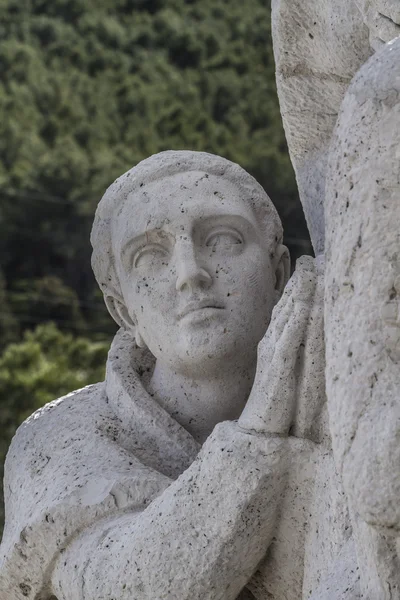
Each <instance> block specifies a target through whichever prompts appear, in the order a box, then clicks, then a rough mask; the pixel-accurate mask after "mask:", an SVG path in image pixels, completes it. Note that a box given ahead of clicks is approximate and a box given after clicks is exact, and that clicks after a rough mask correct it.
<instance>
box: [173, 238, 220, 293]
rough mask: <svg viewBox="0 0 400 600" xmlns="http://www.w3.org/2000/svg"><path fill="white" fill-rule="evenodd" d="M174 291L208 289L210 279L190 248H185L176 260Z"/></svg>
mask: <svg viewBox="0 0 400 600" xmlns="http://www.w3.org/2000/svg"><path fill="white" fill-rule="evenodd" d="M177 263H178V264H177V278H176V289H177V291H178V292H181V291H183V290H184V289H185V288H188V289H189V290H191V291H193V289H196V288H197V287H200V288H208V287H210V285H211V283H212V277H211V275H210V273H208V271H207V270H206V269H204V268H203V267H202V266H201V265H199V263H198V261H197V259H196V256H195V253H194V251H193V249H192V248H186V249H185V250H184V251H183V252H181V253H180V256H179V257H178V260H177Z"/></svg>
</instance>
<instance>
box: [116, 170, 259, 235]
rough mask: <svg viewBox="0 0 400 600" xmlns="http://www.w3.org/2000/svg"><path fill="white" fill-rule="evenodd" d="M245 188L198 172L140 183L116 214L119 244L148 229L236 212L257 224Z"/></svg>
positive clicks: (171, 228) (187, 224) (175, 226)
mask: <svg viewBox="0 0 400 600" xmlns="http://www.w3.org/2000/svg"><path fill="white" fill-rule="evenodd" d="M246 196H247V195H246V192H245V190H243V189H241V187H239V185H236V184H235V183H233V182H232V181H229V180H227V179H224V178H223V177H218V176H216V175H212V174H208V173H204V172H201V171H190V172H186V173H178V174H175V175H172V176H169V177H164V178H162V179H160V180H157V181H153V182H150V183H148V184H144V185H142V186H141V187H140V188H139V189H138V190H136V191H135V192H132V193H131V194H130V195H129V196H128V198H127V200H126V202H125V205H124V206H123V209H122V211H121V213H120V214H119V215H118V217H117V223H116V224H115V225H116V227H117V230H118V238H119V240H120V241H121V243H123V241H127V237H128V238H134V237H136V236H138V235H141V234H143V232H145V231H147V230H148V229H166V230H169V231H171V232H172V233H174V230H181V229H182V228H188V227H191V226H193V225H194V224H195V223H196V221H199V220H202V219H206V218H210V217H213V216H215V217H217V216H223V215H226V216H227V217H228V216H230V215H237V216H240V217H242V218H244V219H247V220H248V221H250V222H251V223H252V224H253V225H254V226H258V223H257V219H256V216H255V214H254V212H253V210H252V208H251V206H250V204H249V202H248V199H247V197H246Z"/></svg>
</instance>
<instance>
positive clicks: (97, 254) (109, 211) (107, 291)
mask: <svg viewBox="0 0 400 600" xmlns="http://www.w3.org/2000/svg"><path fill="white" fill-rule="evenodd" d="M188 171H202V172H205V173H208V174H210V175H215V176H217V177H222V178H223V179H227V180H228V181H230V182H232V183H233V184H235V185H236V186H237V187H238V188H240V190H241V191H242V192H243V201H244V202H246V203H248V204H249V205H250V206H251V208H252V210H253V211H254V213H255V215H256V217H257V220H258V221H259V223H260V225H261V226H262V228H263V230H264V231H265V235H266V237H267V238H268V239H270V240H271V243H270V248H271V250H272V251H274V250H275V248H276V247H277V246H278V245H279V244H281V243H282V238H283V229H282V223H281V221H280V218H279V216H278V213H277V211H276V209H275V207H274V205H273V204H272V202H271V200H270V198H269V196H268V195H267V194H266V192H265V191H264V189H263V188H262V187H261V185H260V184H259V183H257V181H256V180H255V179H254V177H252V176H251V175H249V173H247V172H246V171H245V170H244V169H242V167H240V166H239V165H237V164H235V163H233V162H231V161H229V160H227V159H226V158H222V157H220V156H215V155H213V154H208V153H206V152H193V151H186V150H168V151H166V152H160V153H159V154H154V155H153V156H150V157H149V158H146V159H145V160H143V161H141V162H140V163H138V164H137V165H136V166H135V167H133V168H132V169H130V170H129V171H127V172H126V173H125V174H124V175H121V177H118V179H116V180H115V181H114V183H112V184H111V185H110V187H109V188H108V189H107V191H106V193H105V194H104V196H103V198H102V199H101V201H100V202H99V205H98V207H97V210H96V215H95V219H94V223H93V228H92V233H91V236H90V241H91V244H92V247H93V253H92V268H93V272H94V275H95V277H96V280H97V282H98V284H99V286H100V288H101V290H102V292H103V294H104V295H105V296H106V297H107V296H112V297H114V298H117V299H120V300H122V293H121V291H120V284H119V280H118V275H117V271H116V268H115V257H114V254H113V248H112V235H113V222H114V221H115V219H116V218H117V217H118V215H119V214H120V213H121V211H122V209H123V207H124V205H125V204H126V202H127V201H128V199H129V201H132V200H133V199H134V197H135V194H134V193H135V192H136V191H138V190H139V189H140V188H141V187H143V186H144V185H146V184H148V183H150V182H154V181H157V180H160V179H163V178H164V177H168V176H171V175H175V174H177V173H185V172H188Z"/></svg>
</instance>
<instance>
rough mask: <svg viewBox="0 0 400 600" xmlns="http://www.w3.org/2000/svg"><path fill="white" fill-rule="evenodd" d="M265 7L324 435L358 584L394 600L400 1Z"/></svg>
mask: <svg viewBox="0 0 400 600" xmlns="http://www.w3.org/2000/svg"><path fill="white" fill-rule="evenodd" d="M273 4H274V16H273V21H274V50H275V56H276V61H277V83H278V90H279V98H280V103H281V108H282V115H283V120H284V124H285V129H286V134H287V139H288V144H289V149H290V152H291V156H292V161H293V164H294V167H295V170H296V175H297V180H298V184H299V190H300V196H301V200H302V203H303V206H304V210H305V213H306V216H307V220H308V223H309V226H310V229H311V235H312V238H313V243H314V248H315V249H316V252H317V253H321V252H323V250H324V246H325V231H326V238H327V239H326V245H327V247H326V258H327V264H326V290H325V317H326V332H325V333H326V346H327V351H326V358H327V371H326V372H327V395H328V408H329V417H330V432H331V434H332V442H333V450H334V455H335V459H336V465H337V469H338V472H339V476H340V479H341V481H342V482H343V486H344V490H345V492H346V495H347V498H348V505H349V509H350V513H351V522H352V528H353V532H354V539H355V541H356V554H357V558H358V560H357V562H358V565H359V568H360V583H361V593H362V597H363V598H368V599H369V600H375V599H379V600H389V599H391V600H393V599H397V600H398V599H399V598H400V554H399V552H400V539H399V528H400V512H399V507H400V470H399V458H400V456H399V452H400V414H399V408H398V404H399V403H398V394H399V392H398V389H399V382H398V343H399V342H398V340H399V330H398V317H397V308H398V306H397V304H398V302H397V286H398V281H397V280H398V274H397V270H398V255H399V253H400V239H399V235H398V231H397V230H398V226H397V217H398V216H399V203H398V195H399V189H400V180H399V142H400V130H399V123H400V121H399V91H400V87H399V85H400V84H399V81H400V66H399V65H400V62H399V58H400V51H399V40H396V39H395V38H396V37H397V36H399V35H400V1H399V0H354V1H352V0H349V1H347V0H346V1H344V0H338V1H337V2H331V1H329V0H320V1H319V2H317V3H316V2H314V1H310V0H302V1H301V2H300V1H298V0H294V1H292V0H291V1H290V2H288V1H287V0H275V2H274V3H273ZM391 40H393V41H391ZM374 52H376V54H374ZM372 55H373V56H372ZM370 57H371V58H370ZM363 65H364V66H363ZM354 76H355V77H354ZM353 77H354V79H353ZM338 115H339V118H338ZM324 211H325V213H326V214H325V217H324Z"/></svg>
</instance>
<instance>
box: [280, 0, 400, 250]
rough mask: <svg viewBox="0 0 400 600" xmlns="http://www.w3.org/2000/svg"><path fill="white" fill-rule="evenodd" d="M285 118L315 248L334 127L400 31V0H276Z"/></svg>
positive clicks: (320, 237)
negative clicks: (373, 59)
mask: <svg viewBox="0 0 400 600" xmlns="http://www.w3.org/2000/svg"><path fill="white" fill-rule="evenodd" d="M272 9H273V10H272V25H273V42H274V54H275V62H276V80H277V87H278V94H279V102H280V107H281V114H282V119H283V124H284V127H285V133H286V138H287V142H288V147H289V152H290V156H291V159H292V163H293V166H294V169H295V172H296V178H297V183H298V188H299V193H300V199H301V201H302V204H303V208H304V212H305V216H306V219H307V223H308V226H309V230H310V235H311V239H312V242H313V246H314V250H315V252H316V254H320V253H322V252H323V250H324V239H325V234H324V198H325V177H326V168H327V160H328V154H329V148H330V143H331V139H332V134H333V129H334V127H335V124H336V120H337V116H338V113H339V109H340V106H341V104H342V101H343V98H344V95H345V93H346V90H347V89H348V87H349V85H350V82H351V80H352V78H353V77H354V75H355V74H356V72H357V71H358V70H359V68H360V67H361V66H362V65H363V64H364V63H365V62H366V60H367V59H368V58H369V57H370V56H371V54H372V53H373V52H374V50H376V49H377V48H378V47H379V46H380V45H382V44H384V43H385V42H389V41H390V40H392V39H393V38H394V37H396V36H397V35H400V0H272Z"/></svg>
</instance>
